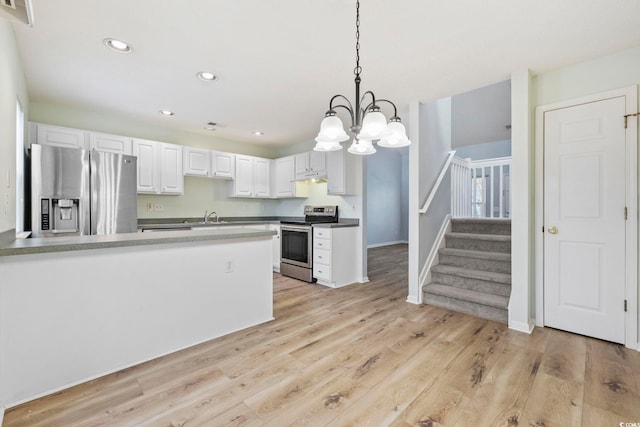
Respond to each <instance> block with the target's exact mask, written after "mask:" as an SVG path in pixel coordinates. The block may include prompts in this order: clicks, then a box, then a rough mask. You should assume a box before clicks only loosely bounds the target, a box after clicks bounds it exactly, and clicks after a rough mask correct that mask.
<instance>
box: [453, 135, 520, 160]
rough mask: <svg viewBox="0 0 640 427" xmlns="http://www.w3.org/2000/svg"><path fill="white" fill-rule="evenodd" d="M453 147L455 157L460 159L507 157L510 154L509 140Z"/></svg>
mask: <svg viewBox="0 0 640 427" xmlns="http://www.w3.org/2000/svg"><path fill="white" fill-rule="evenodd" d="M454 149H455V150H456V157H460V158H461V159H466V158H470V159H472V160H484V159H495V158H497V157H509V156H511V140H510V139H507V140H505V141H494V142H486V143H484V144H475V145H465V146H464V147H454Z"/></svg>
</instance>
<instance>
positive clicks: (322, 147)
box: [313, 142, 342, 151]
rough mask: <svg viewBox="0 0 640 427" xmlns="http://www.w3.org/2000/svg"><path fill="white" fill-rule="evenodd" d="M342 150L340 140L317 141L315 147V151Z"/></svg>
mask: <svg viewBox="0 0 640 427" xmlns="http://www.w3.org/2000/svg"><path fill="white" fill-rule="evenodd" d="M338 150H342V145H340V143H339V142H316V146H315V147H313V151H338Z"/></svg>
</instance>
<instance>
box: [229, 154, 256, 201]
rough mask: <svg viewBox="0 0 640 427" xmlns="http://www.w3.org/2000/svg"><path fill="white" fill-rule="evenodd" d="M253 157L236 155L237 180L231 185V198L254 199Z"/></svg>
mask: <svg viewBox="0 0 640 427" xmlns="http://www.w3.org/2000/svg"><path fill="white" fill-rule="evenodd" d="M253 176H254V172H253V157H251V156H243V155H240V154H236V179H234V180H233V181H231V182H230V183H229V187H230V189H231V190H230V192H229V193H230V194H229V195H230V196H232V197H253V187H254V179H253Z"/></svg>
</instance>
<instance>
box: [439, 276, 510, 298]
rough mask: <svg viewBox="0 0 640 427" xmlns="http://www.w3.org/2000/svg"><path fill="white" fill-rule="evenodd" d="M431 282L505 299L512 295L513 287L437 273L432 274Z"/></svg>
mask: <svg viewBox="0 0 640 427" xmlns="http://www.w3.org/2000/svg"><path fill="white" fill-rule="evenodd" d="M431 281H432V282H436V283H442V284H443V285H449V286H455V287H456V288H462V289H469V290H471V291H477V292H484V293H487V294H494V295H502V296H505V297H508V296H510V295H511V286H510V285H505V284H503V283H495V282H487V281H485V280H479V279H470V278H468V277H460V276H454V275H451V274H443V273H436V272H432V273H431Z"/></svg>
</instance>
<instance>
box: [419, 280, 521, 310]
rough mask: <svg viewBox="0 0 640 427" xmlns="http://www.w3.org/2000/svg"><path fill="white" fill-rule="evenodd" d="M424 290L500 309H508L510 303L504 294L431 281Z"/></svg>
mask: <svg viewBox="0 0 640 427" xmlns="http://www.w3.org/2000/svg"><path fill="white" fill-rule="evenodd" d="M424 291H425V292H427V293H430V294H435V295H440V296H443V297H448V298H453V299H456V300H461V301H468V302H471V303H475V304H481V305H486V306H489V307H495V308H500V309H506V308H507V306H508V305H509V297H506V296H502V295H493V294H487V293H484V292H476V291H471V290H468V289H461V288H456V287H453V286H447V285H441V284H439V283H430V284H428V285H427V286H425V288H424Z"/></svg>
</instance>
